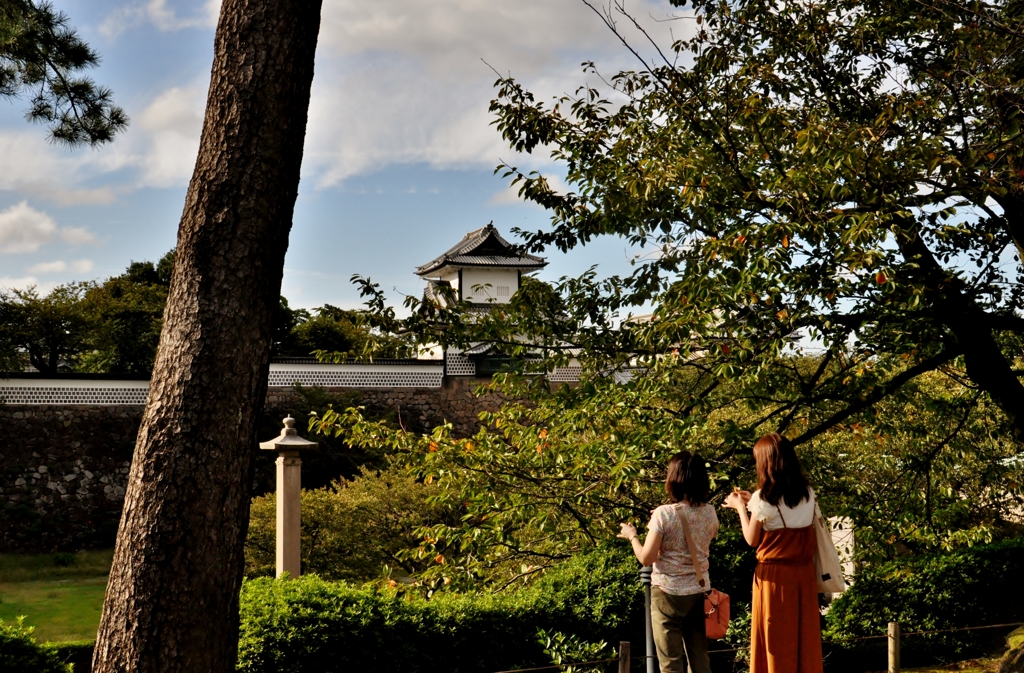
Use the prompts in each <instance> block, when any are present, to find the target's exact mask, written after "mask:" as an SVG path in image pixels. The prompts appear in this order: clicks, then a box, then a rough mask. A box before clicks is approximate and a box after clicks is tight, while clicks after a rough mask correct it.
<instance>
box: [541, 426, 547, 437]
mask: <svg viewBox="0 0 1024 673" xmlns="http://www.w3.org/2000/svg"><path fill="white" fill-rule="evenodd" d="M540 438H541V439H547V438H548V429H547V428H541V430H540Z"/></svg>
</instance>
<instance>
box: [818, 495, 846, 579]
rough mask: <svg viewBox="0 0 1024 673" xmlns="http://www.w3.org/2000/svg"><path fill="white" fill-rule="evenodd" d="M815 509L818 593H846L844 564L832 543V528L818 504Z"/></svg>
mask: <svg viewBox="0 0 1024 673" xmlns="http://www.w3.org/2000/svg"><path fill="white" fill-rule="evenodd" d="M814 509H815V512H814V537H815V539H816V540H817V543H818V550H817V551H816V552H814V569H815V570H816V571H817V573H818V591H819V592H820V593H826V594H828V593H831V594H837V593H840V592H842V591H846V580H845V579H844V578H843V564H842V563H840V561H839V552H838V551H837V550H836V545H835V542H833V541H832V527H831V526H829V524H828V521H826V520H825V517H824V516H823V515H822V514H821V510H820V509H818V506H817V502H815V507H814Z"/></svg>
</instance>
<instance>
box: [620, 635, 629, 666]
mask: <svg viewBox="0 0 1024 673" xmlns="http://www.w3.org/2000/svg"><path fill="white" fill-rule="evenodd" d="M619 673H629V641H628V640H623V641H621V642H620V643H619Z"/></svg>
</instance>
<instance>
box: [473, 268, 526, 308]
mask: <svg viewBox="0 0 1024 673" xmlns="http://www.w3.org/2000/svg"><path fill="white" fill-rule="evenodd" d="M475 286H481V287H475ZM488 286H489V287H488ZM502 288H505V290H504V293H503V291H502ZM518 289H519V272H518V271H517V270H516V269H463V270H462V298H463V299H465V300H466V301H471V302H477V303H481V304H485V303H494V304H505V303H507V302H508V301H509V299H511V298H512V295H513V294H514V293H515V291H516V290H518Z"/></svg>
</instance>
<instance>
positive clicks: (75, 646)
mask: <svg viewBox="0 0 1024 673" xmlns="http://www.w3.org/2000/svg"><path fill="white" fill-rule="evenodd" d="M95 645H96V643H95V642H94V641H92V640H74V641H70V642H64V643H43V649H46V650H50V651H51V652H53V653H54V654H56V655H57V658H58V659H60V660H61V661H63V662H64V663H65V664H71V665H72V666H74V671H75V673H89V672H90V671H91V670H92V651H93V648H94V646H95Z"/></svg>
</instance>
